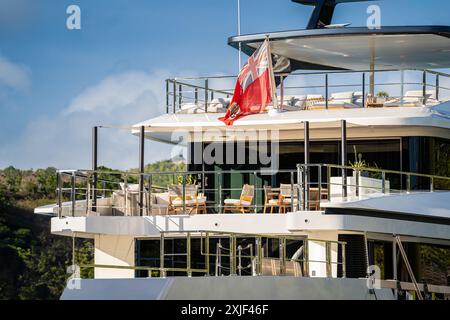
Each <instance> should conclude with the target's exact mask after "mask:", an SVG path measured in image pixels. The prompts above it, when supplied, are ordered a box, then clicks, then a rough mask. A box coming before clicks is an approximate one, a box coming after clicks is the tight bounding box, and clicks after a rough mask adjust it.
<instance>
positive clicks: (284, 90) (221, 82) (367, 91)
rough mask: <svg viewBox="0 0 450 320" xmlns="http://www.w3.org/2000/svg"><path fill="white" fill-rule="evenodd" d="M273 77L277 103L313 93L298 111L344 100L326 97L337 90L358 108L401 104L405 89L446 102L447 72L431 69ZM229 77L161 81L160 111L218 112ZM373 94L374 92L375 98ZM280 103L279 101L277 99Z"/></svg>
mask: <svg viewBox="0 0 450 320" xmlns="http://www.w3.org/2000/svg"><path fill="white" fill-rule="evenodd" d="M393 73H394V77H397V78H399V80H398V81H392V80H391V78H392V77H393V76H392V74H393ZM383 74H385V75H386V74H388V75H387V79H386V81H376V80H375V79H376V77H378V76H379V75H380V76H381V75H383ZM411 75H414V77H412V78H413V79H412V80H409V79H407V78H409V77H411ZM372 76H373V77H372ZM275 78H276V81H277V83H278V84H279V86H278V88H277V94H278V100H279V101H282V100H284V97H286V96H288V95H289V96H292V95H308V94H310V95H316V96H315V97H311V99H310V100H308V101H309V102H308V101H307V102H306V104H305V106H303V109H308V106H309V104H314V103H319V102H320V103H321V107H323V108H324V109H328V107H329V105H330V103H331V102H332V101H333V102H336V101H337V102H339V100H340V99H342V102H344V101H347V99H344V98H336V97H334V98H333V100H332V101H331V100H330V98H331V96H332V94H333V93H337V92H340V91H354V92H358V93H359V94H358V97H359V101H356V100H357V99H356V97H355V101H352V102H354V103H355V104H357V105H359V106H360V107H370V106H378V107H379V106H381V105H383V104H384V103H386V102H390V105H391V106H402V105H404V103H405V98H406V96H405V94H406V92H407V91H420V92H421V94H418V95H414V97H412V96H408V98H417V101H418V102H419V104H422V105H426V104H427V102H428V100H429V99H430V98H431V96H432V97H433V100H434V101H435V103H437V102H439V101H447V100H448V99H449V98H450V81H449V80H450V75H449V74H446V73H443V72H437V71H433V70H376V71H371V70H362V71H351V70H350V71H347V70H344V71H328V72H321V71H313V72H293V73H290V74H288V73H279V74H275ZM235 79H236V76H210V77H178V78H173V79H166V113H177V112H181V111H182V110H183V109H188V108H194V107H196V108H197V110H196V111H194V113H197V112H200V113H203V112H205V113H207V112H221V111H223V108H226V107H227V103H229V99H230V97H232V95H233V91H234V89H233V88H234V81H235ZM370 79H372V80H370ZM303 83H308V85H303ZM381 93H382V94H381ZM377 94H379V96H378V97H377ZM386 94H387V96H386ZM318 95H320V97H319V96H318ZM217 98H227V99H228V101H227V102H225V103H222V107H221V108H219V110H217V109H214V110H212V109H211V108H210V107H211V105H212V104H213V105H216V104H217V100H214V99H217ZM213 101H214V103H213ZM284 104H285V101H283V105H284ZM300 109H301V108H300Z"/></svg>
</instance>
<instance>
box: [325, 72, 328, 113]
mask: <svg viewBox="0 0 450 320" xmlns="http://www.w3.org/2000/svg"><path fill="white" fill-rule="evenodd" d="M325 109H328V73H325Z"/></svg>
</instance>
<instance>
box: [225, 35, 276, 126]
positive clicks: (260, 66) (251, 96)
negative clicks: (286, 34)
mask: <svg viewBox="0 0 450 320" xmlns="http://www.w3.org/2000/svg"><path fill="white" fill-rule="evenodd" d="M271 63H272V62H271V57H270V48H269V40H267V39H266V40H265V41H264V43H263V44H262V45H261V46H260V47H259V49H258V50H256V51H255V52H254V53H253V55H252V56H251V57H250V58H249V59H248V61H247V64H246V65H245V66H244V67H243V68H242V70H241V72H239V76H238V79H237V81H236V86H235V88H234V94H233V99H232V100H231V103H230V106H229V108H228V110H227V113H226V114H225V116H224V117H221V118H219V120H221V121H223V122H224V123H225V124H226V125H227V126H230V125H232V124H233V122H234V121H236V120H237V119H239V118H242V117H244V116H247V115H249V114H253V113H259V112H261V111H263V110H264V108H266V107H267V106H268V105H269V103H271V102H272V97H273V89H272V88H273V84H272V82H273V71H272V66H271Z"/></svg>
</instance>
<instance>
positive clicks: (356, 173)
mask: <svg viewBox="0 0 450 320" xmlns="http://www.w3.org/2000/svg"><path fill="white" fill-rule="evenodd" d="M353 172H354V176H355V196H356V197H359V175H360V173H359V170H355V169H353Z"/></svg>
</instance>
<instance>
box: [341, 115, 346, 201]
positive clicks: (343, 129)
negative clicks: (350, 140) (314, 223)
mask: <svg viewBox="0 0 450 320" xmlns="http://www.w3.org/2000/svg"><path fill="white" fill-rule="evenodd" d="M346 165H347V121H346V120H341V166H346ZM342 197H343V198H346V197H347V171H346V169H345V168H342Z"/></svg>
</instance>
